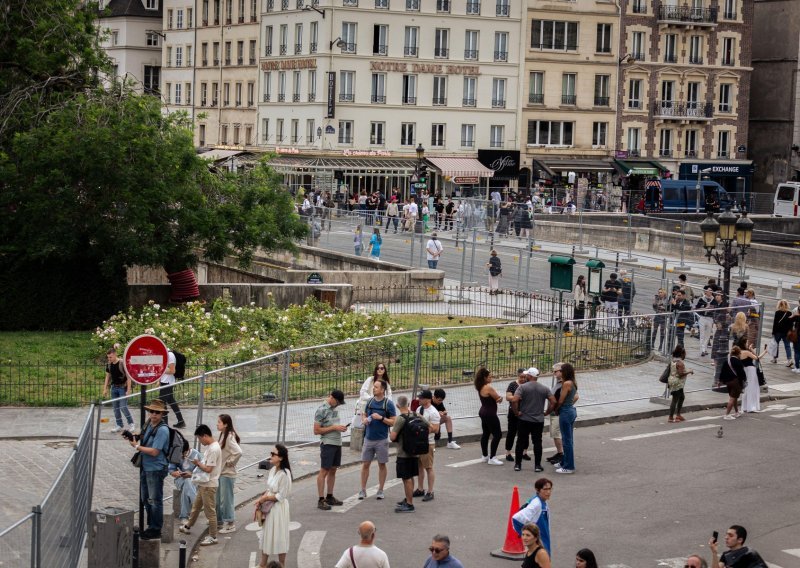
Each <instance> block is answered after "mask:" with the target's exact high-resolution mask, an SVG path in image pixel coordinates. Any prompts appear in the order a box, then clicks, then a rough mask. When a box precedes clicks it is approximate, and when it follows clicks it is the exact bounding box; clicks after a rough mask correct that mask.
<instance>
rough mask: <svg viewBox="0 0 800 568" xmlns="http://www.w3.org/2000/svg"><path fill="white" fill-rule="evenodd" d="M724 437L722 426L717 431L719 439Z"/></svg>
mask: <svg viewBox="0 0 800 568" xmlns="http://www.w3.org/2000/svg"><path fill="white" fill-rule="evenodd" d="M722 436H723V433H722V426H720V427H719V430H717V438H722Z"/></svg>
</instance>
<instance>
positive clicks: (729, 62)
mask: <svg viewBox="0 0 800 568" xmlns="http://www.w3.org/2000/svg"><path fill="white" fill-rule="evenodd" d="M722 64H723V65H725V66H726V67H733V66H734V65H736V58H735V57H733V56H732V55H726V56H724V57H723V58H722Z"/></svg>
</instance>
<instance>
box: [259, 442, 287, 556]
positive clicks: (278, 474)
mask: <svg viewBox="0 0 800 568" xmlns="http://www.w3.org/2000/svg"><path fill="white" fill-rule="evenodd" d="M269 456H270V457H269V461H270V463H271V464H272V468H270V470H269V476H267V490H266V491H265V492H264V494H263V495H262V496H261V497H259V498H258V499H256V504H255V505H256V508H258V507H260V506H261V504H262V503H266V502H267V501H274V502H275V504H274V505H273V506H272V509H270V511H269V514H267V518H266V520H265V521H264V528H263V531H262V533H261V562H260V563H259V564H258V566H259V568H267V563H268V562H269V557H270V555H275V554H277V555H278V560H280V563H281V566H285V565H286V553H287V552H289V521H290V520H291V519H290V514H289V513H290V510H289V497H290V495H291V493H292V468H291V466H290V465H289V451H288V450H287V449H286V446H284V445H283V444H276V445H275V449H273V450H272V451H271V452H270V453H269Z"/></svg>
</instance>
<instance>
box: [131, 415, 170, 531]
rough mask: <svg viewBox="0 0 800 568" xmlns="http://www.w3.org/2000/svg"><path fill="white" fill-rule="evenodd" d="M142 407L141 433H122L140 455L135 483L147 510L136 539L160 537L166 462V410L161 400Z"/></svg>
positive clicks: (167, 447)
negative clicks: (144, 524)
mask: <svg viewBox="0 0 800 568" xmlns="http://www.w3.org/2000/svg"><path fill="white" fill-rule="evenodd" d="M144 408H145V410H147V411H148V413H149V420H148V422H147V426H146V427H145V429H144V432H142V435H141V436H135V435H133V434H131V433H130V432H128V431H127V430H125V431H124V432H123V435H124V434H128V435H127V436H126V438H127V440H128V442H129V443H130V445H131V446H132V447H133V449H135V450H136V451H137V452H139V455H140V456H141V468H140V470H139V483H140V495H141V500H142V502H143V503H144V508H145V511H146V512H147V529H146V530H145V531H144V532H143V533H142V535H141V537H140V538H142V539H144V540H149V539H156V538H161V527H162V526H163V525H164V504H163V500H164V478H166V477H167V471H168V465H169V462H168V459H167V454H168V450H169V444H170V432H169V427H168V426H167V423H166V422H165V421H164V419H165V418H166V416H167V412H168V410H167V405H166V404H164V401H163V400H158V399H156V400H154V401H153V402H151V403H150V404H149V405H147V406H145V407H144Z"/></svg>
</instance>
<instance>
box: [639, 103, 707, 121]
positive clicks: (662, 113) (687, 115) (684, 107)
mask: <svg viewBox="0 0 800 568" xmlns="http://www.w3.org/2000/svg"><path fill="white" fill-rule="evenodd" d="M653 115H654V116H655V117H657V118H676V119H688V120H693V119H702V120H705V119H709V118H713V117H714V105H713V104H711V103H701V102H694V101H689V102H686V101H655V102H654V103H653Z"/></svg>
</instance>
